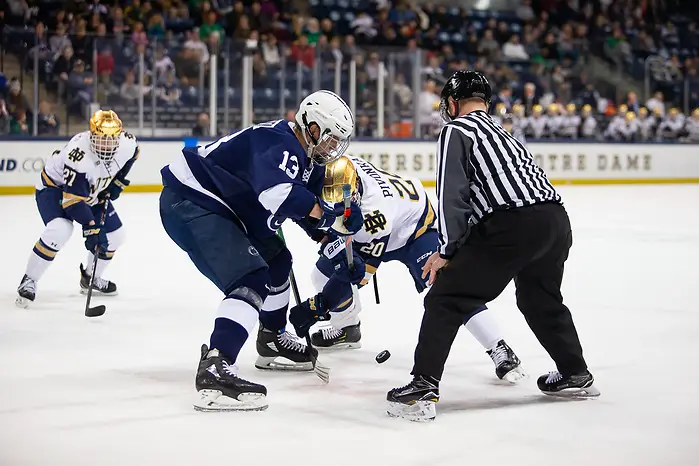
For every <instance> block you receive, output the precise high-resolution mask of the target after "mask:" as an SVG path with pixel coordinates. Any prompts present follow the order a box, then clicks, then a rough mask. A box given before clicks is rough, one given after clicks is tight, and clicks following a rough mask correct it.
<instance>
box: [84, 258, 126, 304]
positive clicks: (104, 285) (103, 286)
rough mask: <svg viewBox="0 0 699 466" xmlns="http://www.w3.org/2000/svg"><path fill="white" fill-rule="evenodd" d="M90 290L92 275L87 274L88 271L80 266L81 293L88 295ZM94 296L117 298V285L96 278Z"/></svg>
mask: <svg viewBox="0 0 699 466" xmlns="http://www.w3.org/2000/svg"><path fill="white" fill-rule="evenodd" d="M88 288H90V274H89V273H87V270H85V269H84V268H83V265H82V264H80V293H82V294H87V290H88ZM92 294H99V295H102V296H116V295H117V294H118V292H117V286H116V283H114V282H110V281H109V280H105V279H104V278H99V277H98V278H95V283H94V284H93V289H92Z"/></svg>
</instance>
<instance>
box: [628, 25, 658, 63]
mask: <svg viewBox="0 0 699 466" xmlns="http://www.w3.org/2000/svg"><path fill="white" fill-rule="evenodd" d="M633 48H634V49H635V50H637V51H638V52H641V53H642V56H643V57H644V58H645V57H646V56H647V55H650V54H651V53H655V51H656V48H657V47H656V45H655V41H654V40H653V36H650V35H648V33H646V31H644V30H641V31H639V32H638V34H637V35H636V37H635V38H634V41H633Z"/></svg>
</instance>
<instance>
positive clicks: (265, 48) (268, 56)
mask: <svg viewBox="0 0 699 466" xmlns="http://www.w3.org/2000/svg"><path fill="white" fill-rule="evenodd" d="M260 50H261V51H262V57H263V58H264V60H265V63H267V66H268V67H273V68H279V66H280V65H281V54H280V53H279V45H278V44H277V38H276V37H275V36H274V35H273V34H269V35H268V36H267V38H266V39H265V40H264V41H263V42H262V46H261V47H260Z"/></svg>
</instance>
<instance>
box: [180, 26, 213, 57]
mask: <svg viewBox="0 0 699 466" xmlns="http://www.w3.org/2000/svg"><path fill="white" fill-rule="evenodd" d="M183 47H184V48H186V49H190V50H192V51H193V52H194V55H193V56H196V57H198V59H199V63H202V64H205V63H209V48H208V47H207V46H206V44H205V43H204V42H202V41H201V39H199V30H198V29H192V30H191V31H188V32H187V41H186V42H185V43H184V45H183Z"/></svg>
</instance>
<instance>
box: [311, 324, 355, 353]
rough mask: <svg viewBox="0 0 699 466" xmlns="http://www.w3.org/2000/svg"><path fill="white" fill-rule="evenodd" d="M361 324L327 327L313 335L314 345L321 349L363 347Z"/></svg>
mask: <svg viewBox="0 0 699 466" xmlns="http://www.w3.org/2000/svg"><path fill="white" fill-rule="evenodd" d="M359 326H360V324H357V325H348V326H347V327H345V328H337V327H333V326H330V327H326V328H322V329H320V331H318V332H316V333H314V334H313V335H311V342H312V343H313V346H315V347H316V348H320V349H326V350H335V349H357V348H361V347H362V343H361V341H360V340H361V339H362V332H361V330H360V329H359Z"/></svg>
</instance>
